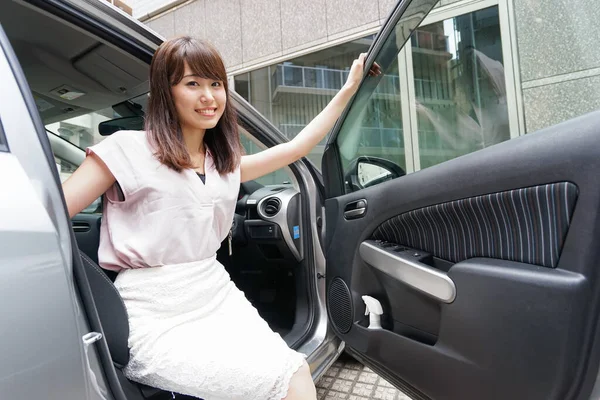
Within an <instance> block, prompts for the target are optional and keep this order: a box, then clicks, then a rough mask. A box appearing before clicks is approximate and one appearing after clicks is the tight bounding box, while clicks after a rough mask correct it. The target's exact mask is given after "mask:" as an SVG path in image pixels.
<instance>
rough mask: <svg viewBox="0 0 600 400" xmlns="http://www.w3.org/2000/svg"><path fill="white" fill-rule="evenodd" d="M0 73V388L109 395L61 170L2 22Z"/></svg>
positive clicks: (16, 392) (65, 395)
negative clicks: (81, 287) (82, 293)
mask: <svg viewBox="0 0 600 400" xmlns="http://www.w3.org/2000/svg"><path fill="white" fill-rule="evenodd" d="M0 77H1V79H0V93H2V96H0V180H1V181H2V190H0V292H1V293H2V300H3V301H2V305H1V306H0V320H1V321H2V325H1V327H0V354H2V361H1V362H0V391H1V392H2V393H3V395H4V396H6V397H7V398H14V399H41V398H44V399H73V400H75V399H107V398H108V392H107V390H106V387H105V385H104V384H103V382H102V381H101V380H100V381H99V380H98V379H100V376H101V375H100V374H99V371H100V369H99V364H98V361H97V359H96V354H95V351H94V347H93V346H92V344H93V343H94V342H95V341H97V340H99V339H100V338H101V335H99V334H98V333H95V332H89V329H88V327H87V323H86V319H85V316H84V315H83V313H82V305H81V303H80V301H79V297H78V293H77V291H76V289H75V286H74V284H73V274H72V264H71V246H70V236H69V231H70V227H69V225H68V223H67V218H66V216H65V207H64V204H63V200H62V195H61V192H60V190H59V187H58V185H57V182H58V174H57V171H56V167H55V164H54V161H53V160H52V159H49V158H48V157H46V155H45V150H47V149H45V147H48V148H49V144H48V140H47V138H45V132H44V130H43V128H41V123H40V120H39V116H38V115H37V111H36V109H35V106H33V107H32V104H34V103H33V98H32V96H31V92H30V91H29V88H28V86H27V83H26V81H25V79H24V76H23V74H22V71H21V69H20V66H19V64H18V62H17V59H16V57H15V55H14V53H13V52H12V49H11V47H10V44H9V42H8V39H7V37H6V36H5V34H4V31H3V30H2V27H1V26H0ZM38 133H39V134H40V135H41V136H38ZM40 139H42V140H40ZM44 139H45V140H44ZM90 346H91V347H90Z"/></svg>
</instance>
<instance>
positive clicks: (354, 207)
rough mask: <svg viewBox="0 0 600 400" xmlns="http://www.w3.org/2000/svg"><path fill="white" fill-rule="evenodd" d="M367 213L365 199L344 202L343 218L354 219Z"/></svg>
mask: <svg viewBox="0 0 600 400" xmlns="http://www.w3.org/2000/svg"><path fill="white" fill-rule="evenodd" d="M366 213H367V200H365V199H362V200H357V201H353V202H351V203H348V204H346V207H344V218H346V219H356V218H361V217H363V216H364V215H365V214H366Z"/></svg>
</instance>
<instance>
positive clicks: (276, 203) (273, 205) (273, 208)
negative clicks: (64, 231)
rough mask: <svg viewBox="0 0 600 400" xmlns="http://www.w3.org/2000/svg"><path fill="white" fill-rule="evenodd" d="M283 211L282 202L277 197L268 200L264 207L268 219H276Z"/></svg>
mask: <svg viewBox="0 0 600 400" xmlns="http://www.w3.org/2000/svg"><path fill="white" fill-rule="evenodd" d="M280 209H281V200H279V199H278V198H277V197H271V198H270V199H267V200H266V201H265V202H264V203H263V205H262V211H263V213H264V214H265V215H266V216H267V217H274V216H275V215H277V213H278V212H279V210H280Z"/></svg>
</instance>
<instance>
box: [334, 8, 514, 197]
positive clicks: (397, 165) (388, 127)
mask: <svg viewBox="0 0 600 400" xmlns="http://www.w3.org/2000/svg"><path fill="white" fill-rule="evenodd" d="M402 35H403V31H402V30H400V29H396V30H393V31H392V33H391V34H390V36H389V37H388V38H387V39H386V42H385V45H384V46H383V48H382V50H381V51H380V52H379V54H378V55H377V56H376V58H375V61H376V62H377V63H379V64H380V65H381V66H382V68H383V70H382V75H381V76H379V77H375V78H367V81H365V82H364V84H363V85H362V86H361V88H360V89H359V91H358V93H357V95H356V98H355V101H354V102H353V104H352V107H351V109H350V110H349V112H348V115H347V118H346V120H345V122H344V124H343V126H342V128H341V131H340V133H339V135H338V137H337V142H338V145H339V148H340V153H341V162H342V167H343V170H344V173H345V174H346V177H345V180H346V182H347V185H346V191H347V192H350V191H354V190H359V189H361V188H364V187H368V186H372V185H373V184H378V183H382V182H385V181H387V180H390V179H395V178H398V177H400V176H402V175H404V174H406V173H411V172H415V171H418V170H420V169H423V168H427V167H431V166H433V165H436V164H439V163H441V162H444V161H447V160H450V159H453V158H455V157H458V156H461V155H464V154H467V153H470V152H473V151H476V150H479V149H483V148H485V147H489V146H492V145H494V144H496V143H500V142H502V141H505V140H509V139H511V138H512V137H516V136H518V135H519V132H518V131H517V130H515V131H511V124H510V121H509V113H510V107H509V104H516V99H514V98H509V97H508V95H507V85H506V73H505V69H504V55H503V40H504V38H503V36H502V35H501V27H500V18H499V10H498V6H493V7H488V8H484V9H480V10H476V11H473V12H468V13H462V14H458V15H449V14H448V13H447V12H446V13H445V15H443V14H442V15H440V16H437V17H436V16H435V13H432V15H430V17H428V19H426V20H425V21H424V22H423V24H421V26H420V27H418V28H417V30H416V31H415V32H414V33H413V35H412V37H411V39H410V41H409V42H408V43H407V44H406V45H405V46H404V48H403V49H401V50H398V43H401V42H400V41H401V40H402ZM389 162H391V163H392V164H389Z"/></svg>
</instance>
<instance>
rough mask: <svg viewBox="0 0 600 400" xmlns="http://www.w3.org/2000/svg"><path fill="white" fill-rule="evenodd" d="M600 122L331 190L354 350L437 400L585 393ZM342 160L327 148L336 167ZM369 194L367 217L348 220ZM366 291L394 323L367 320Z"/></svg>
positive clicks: (338, 289)
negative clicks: (450, 290) (450, 291)
mask: <svg viewBox="0 0 600 400" xmlns="http://www.w3.org/2000/svg"><path fill="white" fill-rule="evenodd" d="M599 122H600V113H592V114H589V115H586V116H584V117H580V118H577V119H574V120H571V121H568V122H566V123H563V124H561V125H558V126H554V127H551V128H547V129H546V130H544V131H540V132H538V133H535V134H530V135H527V136H523V137H520V138H517V139H514V140H511V141H508V142H504V143H501V144H498V145H495V146H492V147H490V148H487V149H484V150H480V151H478V152H475V153H472V154H469V155H466V156H463V157H460V158H457V159H454V160H451V161H447V162H445V163H443V164H440V165H437V166H434V167H430V168H427V169H425V170H422V171H419V172H416V173H413V174H409V175H406V176H403V177H400V178H398V179H395V180H393V181H390V182H386V183H383V184H380V185H377V186H374V187H370V188H367V189H363V190H359V191H357V192H353V193H349V194H345V195H340V196H337V197H332V196H330V198H329V199H328V200H327V201H326V213H327V214H326V215H327V221H328V225H327V227H328V230H327V265H328V273H327V276H328V309H329V312H330V318H331V320H332V322H333V326H334V327H335V328H336V331H337V332H338V334H339V335H340V337H341V338H342V339H343V340H344V341H345V342H346V344H347V346H349V347H350V348H351V349H352V350H353V351H354V352H356V353H357V354H358V355H359V357H361V358H363V360H364V361H365V362H367V363H368V364H371V365H372V366H373V367H375V368H380V369H381V371H384V372H387V373H388V374H389V375H390V376H391V378H392V380H393V381H394V382H395V383H397V384H398V385H402V386H404V387H406V388H408V389H410V390H411V391H414V393H416V394H417V395H418V396H422V397H424V398H431V399H482V398H486V399H496V398H498V399H499V398H523V399H553V398H556V399H564V398H579V397H577V396H576V395H577V394H579V395H582V396H583V395H584V394H583V393H582V392H579V390H580V389H581V387H582V385H583V384H584V383H586V384H587V385H588V386H589V382H590V380H589V379H588V381H586V382H584V379H583V378H584V374H583V372H584V371H585V370H586V368H590V370H591V372H590V374H589V375H591V376H592V377H594V378H591V379H592V381H593V380H594V379H595V374H596V371H597V368H598V365H597V363H596V362H595V363H594V364H593V365H592V364H587V361H588V359H589V356H590V355H591V351H592V345H593V340H591V338H592V337H593V333H594V332H595V329H596V324H597V319H596V316H595V310H596V308H597V306H598V299H597V295H598V289H599V288H600V282H598V279H597V276H596V275H597V274H596V272H595V271H596V269H597V261H596V260H597V257H598V247H597V245H595V244H594V243H597V241H598V240H599V239H600V237H599V234H598V232H597V228H596V226H597V224H598V220H599V217H600V214H599V213H598V210H599V209H600V186H599V185H598V178H597V176H598V172H599V168H600V162H599V159H598V154H600V144H599V143H598V140H597V137H598V135H599V134H600V132H599V129H598V128H597V127H598V126H599ZM334 150H335V148H334V146H331V147H330V148H329V149H328V152H334ZM335 158H336V156H335V155H333V154H332V155H330V156H329V161H327V159H328V156H327V154H326V160H325V162H326V163H327V162H329V163H330V164H327V167H326V168H328V167H330V166H335V165H336V164H335V163H331V161H333V160H335ZM338 165H339V164H338ZM332 171H335V167H334V168H332V170H330V171H329V172H330V174H329V175H328V176H329V177H331V176H332V175H335V173H340V171H339V170H337V171H335V172H334V173H331V172H332ZM340 174H341V173H340ZM360 199H364V200H366V201H367V203H368V208H367V211H366V213H365V215H364V216H363V217H362V218H358V219H352V220H348V219H346V218H345V217H344V213H343V210H344V208H345V206H346V205H347V204H349V203H352V202H355V201H357V200H360ZM361 248H362V249H363V254H362V255H361ZM365 248H370V249H371V253H374V254H376V255H377V256H373V254H368V253H364V249H365ZM401 248H405V249H401ZM395 250H396V251H395ZM365 254H366V255H365ZM398 254H400V255H401V257H398V256H397V255H398ZM411 254H412V255H413V256H414V257H415V258H416V259H417V260H419V261H420V262H421V265H420V267H424V268H428V269H431V270H433V271H435V273H438V274H441V276H444V275H445V276H447V278H448V279H449V280H450V281H451V282H452V283H453V285H454V286H455V290H456V293H455V299H453V300H452V299H449V298H448V299H446V301H444V300H443V299H442V298H440V296H438V297H436V296H434V295H432V294H431V293H429V292H434V293H435V287H433V288H432V285H434V283H435V281H432V280H428V275H427V273H424V275H421V276H420V277H419V276H417V277H416V278H415V277H414V276H412V277H411V273H412V272H411V271H412V270H411V269H410V267H406V266H405V265H404V264H403V263H402V260H403V258H402V257H404V259H407V258H408V259H409V260H410V256H411ZM415 254H418V256H415ZM378 257H379V258H378ZM398 259H400V261H398ZM394 262H396V264H394ZM418 266H419V265H418ZM413 272H414V271H413ZM423 276H425V278H423ZM432 282H433V283H432ZM363 295H370V296H372V297H375V298H377V299H378V300H380V301H381V303H382V305H383V310H384V315H383V319H382V325H383V329H380V330H370V329H368V328H367V326H368V317H367V316H365V315H364V314H365V312H364V311H365V306H364V304H363V301H362V299H361V296H363ZM450 300H451V301H450ZM349 321H350V323H348V322H349Z"/></svg>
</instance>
